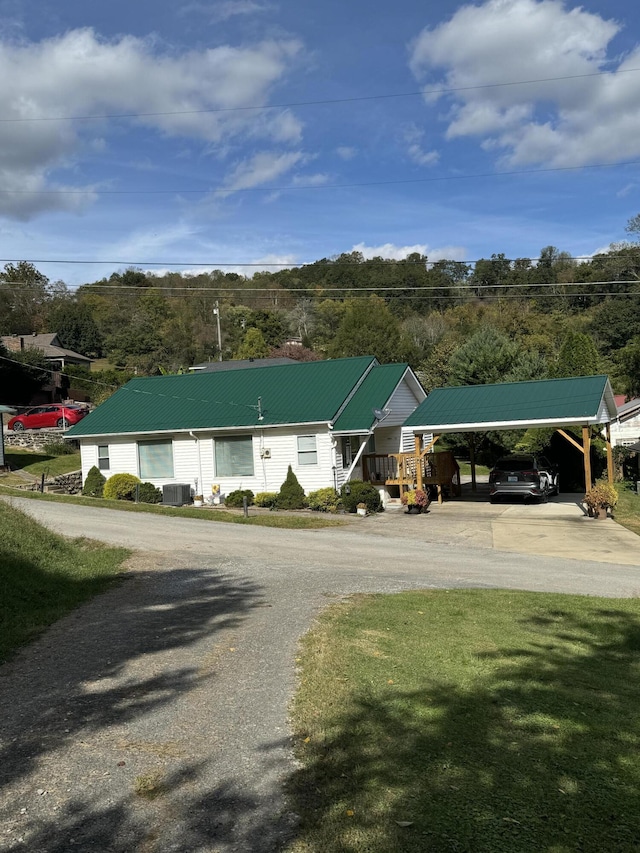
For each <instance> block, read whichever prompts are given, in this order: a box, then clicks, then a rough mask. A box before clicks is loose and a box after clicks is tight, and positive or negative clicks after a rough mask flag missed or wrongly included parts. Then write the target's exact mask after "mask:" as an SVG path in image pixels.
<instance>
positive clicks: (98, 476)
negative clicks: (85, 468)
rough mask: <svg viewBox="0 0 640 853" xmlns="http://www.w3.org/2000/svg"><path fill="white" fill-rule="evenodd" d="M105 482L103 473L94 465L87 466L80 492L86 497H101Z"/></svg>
mask: <svg viewBox="0 0 640 853" xmlns="http://www.w3.org/2000/svg"><path fill="white" fill-rule="evenodd" d="M105 483H106V479H105V477H104V474H102V472H101V471H99V470H98V468H96V466H95V465H94V466H93V468H89V473H88V474H87V479H86V480H85V481H84V486H83V487H82V494H83V495H84V496H85V497H88V498H101V497H102V493H103V491H104V484H105Z"/></svg>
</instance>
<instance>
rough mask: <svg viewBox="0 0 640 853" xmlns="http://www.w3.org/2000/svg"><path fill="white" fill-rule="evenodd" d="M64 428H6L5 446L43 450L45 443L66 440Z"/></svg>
mask: <svg viewBox="0 0 640 853" xmlns="http://www.w3.org/2000/svg"><path fill="white" fill-rule="evenodd" d="M64 432H65V431H64V430H63V429H55V428H52V429H25V430H23V431H22V432H13V431H11V432H9V431H8V430H5V433H4V446H5V447H6V448H9V447H16V448H18V447H21V448H23V449H24V450H37V451H41V450H42V449H43V448H44V445H45V444H52V443H58V442H61V441H63V440H64Z"/></svg>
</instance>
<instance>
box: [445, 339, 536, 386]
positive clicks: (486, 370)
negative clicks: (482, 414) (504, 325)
mask: <svg viewBox="0 0 640 853" xmlns="http://www.w3.org/2000/svg"><path fill="white" fill-rule="evenodd" d="M521 356H522V350H521V349H520V347H519V346H518V344H517V343H515V341H511V340H509V338H508V337H507V336H506V335H503V334H502V333H501V332H498V331H497V330H496V329H494V328H493V327H491V326H486V327H485V328H484V329H480V330H479V331H478V332H476V333H475V334H474V335H472V336H471V337H470V338H469V340H468V341H467V342H466V343H464V344H463V345H462V346H461V347H459V348H458V349H457V350H456V351H455V352H454V354H453V355H452V357H451V359H450V360H449V365H448V368H449V384H450V385H487V384H491V383H493V382H504V381H505V376H507V375H508V374H509V373H510V372H511V371H512V370H513V369H514V367H515V365H516V364H517V363H518V359H519V358H520V357H521Z"/></svg>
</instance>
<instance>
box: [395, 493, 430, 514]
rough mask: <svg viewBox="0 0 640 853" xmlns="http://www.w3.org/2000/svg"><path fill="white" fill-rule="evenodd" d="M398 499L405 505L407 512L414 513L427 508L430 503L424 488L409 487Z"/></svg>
mask: <svg viewBox="0 0 640 853" xmlns="http://www.w3.org/2000/svg"><path fill="white" fill-rule="evenodd" d="M400 500H401V501H402V504H403V506H406V508H407V512H408V513H411V514H416V515H417V514H418V513H421V512H422V511H423V510H425V509H427V507H428V506H429V504H430V503H431V498H430V497H429V495H428V493H427V492H425V491H424V489H409V491H407V492H403V493H402V497H401V498H400Z"/></svg>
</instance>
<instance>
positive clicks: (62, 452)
mask: <svg viewBox="0 0 640 853" xmlns="http://www.w3.org/2000/svg"><path fill="white" fill-rule="evenodd" d="M42 450H43V451H44V453H46V454H47V456H73V454H74V453H77V452H78V448H77V447H74V445H73V444H72V443H71V442H70V441H48V442H47V443H46V444H43V445H42Z"/></svg>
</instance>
